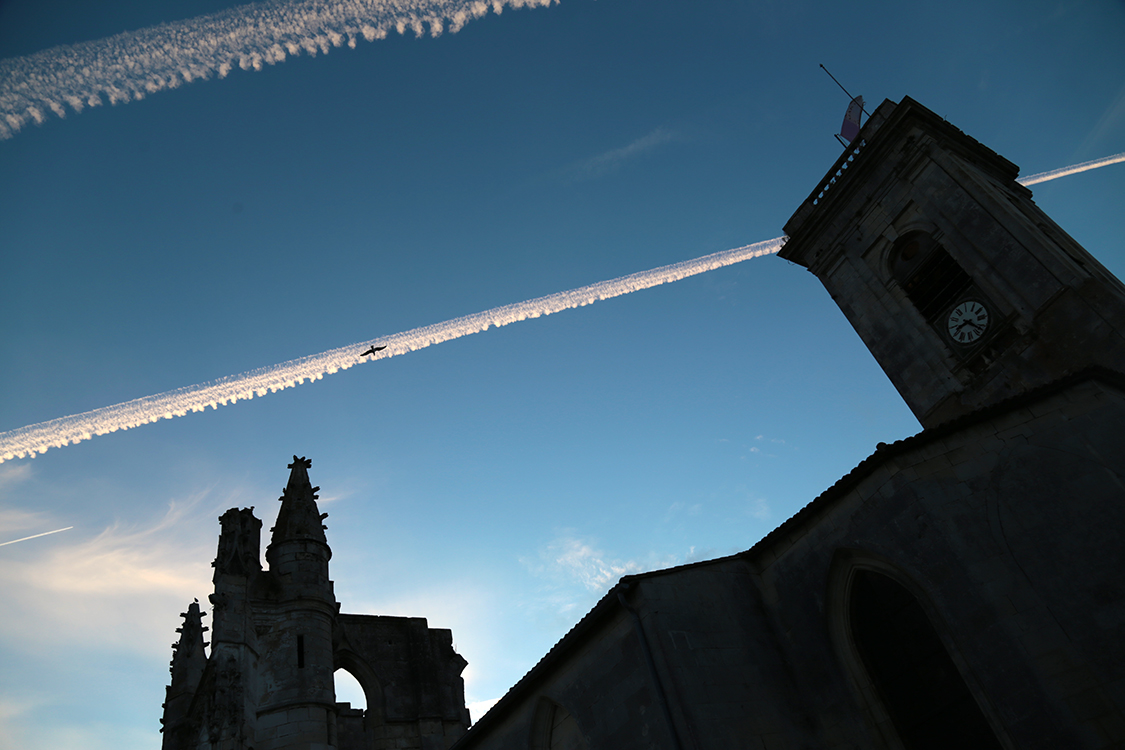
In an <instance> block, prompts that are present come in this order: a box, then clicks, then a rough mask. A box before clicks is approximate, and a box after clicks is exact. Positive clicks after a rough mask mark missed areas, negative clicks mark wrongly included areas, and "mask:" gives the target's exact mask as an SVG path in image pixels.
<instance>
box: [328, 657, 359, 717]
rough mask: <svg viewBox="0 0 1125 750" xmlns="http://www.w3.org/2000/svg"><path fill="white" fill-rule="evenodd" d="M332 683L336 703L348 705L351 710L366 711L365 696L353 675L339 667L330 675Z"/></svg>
mask: <svg viewBox="0 0 1125 750" xmlns="http://www.w3.org/2000/svg"><path fill="white" fill-rule="evenodd" d="M332 682H333V684H334V685H335V687H336V702H337V703H350V704H351V707H352V708H358V709H360V710H361V711H366V710H367V694H366V693H365V692H364V690H363V685H360V684H359V680H357V679H356V678H355V675H353V674H352V673H351V672H349V671H348V670H346V669H344V668H343V667H341V668H340V669H337V670H336V672H335V674H333V675H332Z"/></svg>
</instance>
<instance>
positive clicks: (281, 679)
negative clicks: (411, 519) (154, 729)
mask: <svg viewBox="0 0 1125 750" xmlns="http://www.w3.org/2000/svg"><path fill="white" fill-rule="evenodd" d="M311 466H312V462H311V461H309V460H306V459H303V458H297V457H296V456H294V457H293V463H292V464H290V466H289V468H290V469H292V472H291V473H290V475H289V484H288V486H287V487H286V488H285V493H284V494H283V495H282V497H281V510H280V511H279V513H278V516H277V523H276V525H275V526H274V527H273V529H272V530H271V531H272V532H273V536H272V541H271V542H270V545H269V547H267V548H266V561H267V562H268V563H269V569H268V570H263V569H262V564H261V560H260V557H259V538H260V534H261V528H262V522H261V521H259V520H258V519H257V518H255V517H254V513H253V510H254V509H253V508H244V509H242V510H239V509H236V508H232V509H230V510H228V511H227V512H226V513H224V514H223V516H222V517H221V518H220V519H219V520H220V522H221V523H222V532H221V534H220V536H219V551H218V555H217V556H216V558H215V562H214V563H213V566H214V568H215V575H214V582H215V593H214V594H212V595H211V597H210V600H211V604H212V605H213V606H214V620H215V621H214V622H213V623H212V626H213V627H212V632H211V652H210V655H207V654H205V652H204V648H205V646H206V645H207V644H206V643H204V641H203V633H204V631H206V630H207V628H205V627H203V625H202V621H201V618H202V617H203V616H204V614H205V613H201V612H200V610H199V605H198V603H193V604H191V605H190V606H189V607H188V611H187V612H185V613H184V614H183V618H184V625H183V627H182V628H179V629H178V630H177V632H179V633H180V642H179V643H178V644H177V645H176V646H174V648H175V654H174V656H173V658H172V669H171V671H172V684H171V685H170V686H169V687H168V694H167V700H166V701H165V703H164V718H163V719H162V720H161V721H162V723H163V725H164V728H163V732H164V743H163V747H164V750H282V749H283V748H284V749H285V750H361V749H362V750H383V749H384V748H386V749H388V750H389V749H390V748H396V749H397V748H411V749H415V750H446V748H448V747H449V746H450V745H452V744H453V742H454V741H455V740H456V739H457V738H458V737H460V736H461V735H462V734H463V733H464V731H465V729H466V728H467V727H468V725H469V713H468V710H467V709H466V708H465V694H464V683H463V681H462V679H461V671H462V670H463V669H464V668H465V666H466V664H467V662H466V661H465V660H464V659H463V658H462V657H461V656H460V655H458V654H457V653H456V652H455V651H454V650H453V636H452V634H451V633H450V631H448V630H438V629H433V628H428V627H427V626H426V621H425V620H424V619H422V618H410V617H378V616H373V615H348V614H340V605H339V604H338V603H337V602H336V597H335V594H334V593H333V590H332V581H330V580H329V579H328V561H329V559H331V557H332V550H331V549H329V547H328V542H327V539H326V538H325V535H324V529H325V528H326V527H325V526H324V525H323V524H322V523H321V521H322V520H323V519H324V518H325V517H326V516H327V514H323V515H322V514H321V513H320V512H319V510H318V509H317V507H316V497H317V496H316V492H317V490H319V489H320V488H319V487H313V486H312V485H311V483H310V482H309V475H308V469H309V468H310V467H311ZM341 668H342V669H345V670H346V671H348V672H349V673H351V674H352V675H353V676H354V677H355V678H356V680H357V681H358V682H359V684H360V685H361V686H362V687H363V691H364V694H365V696H366V700H367V706H368V708H367V710H366V711H363V710H360V709H353V708H351V706H350V705H348V704H347V703H337V702H336V696H335V690H334V686H333V674H334V673H335V671H336V670H337V669H341Z"/></svg>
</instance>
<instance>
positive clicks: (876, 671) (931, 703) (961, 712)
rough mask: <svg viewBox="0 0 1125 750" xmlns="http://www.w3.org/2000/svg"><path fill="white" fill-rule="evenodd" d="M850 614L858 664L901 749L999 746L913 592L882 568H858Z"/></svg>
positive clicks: (997, 749) (982, 749)
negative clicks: (860, 663) (872, 687)
mask: <svg viewBox="0 0 1125 750" xmlns="http://www.w3.org/2000/svg"><path fill="white" fill-rule="evenodd" d="M848 618H849V624H850V629H851V634H852V638H853V640H854V644H855V647H856V650H857V651H858V652H859V655H860V658H861V659H862V661H863V666H864V667H865V669H866V670H867V673H868V675H869V677H870V679H871V682H872V683H873V684H874V686H875V690H876V692H877V694H878V696H879V698H880V699H881V700H882V702H883V705H884V706H885V707H886V710H887V713H888V714H889V715H890V718H891V723H892V724H893V725H894V728H895V731H896V732H897V734H898V735H899V738H900V739H901V740H902V744H903V745H904V746H905V747H906V749H907V750H931V748H932V749H933V750H939V749H940V750H948V749H949V748H971V749H973V750H976V749H978V748H979V749H980V750H993V749H995V750H1000V748H1001V745H1000V742H999V740H997V738H996V735H995V733H993V731H992V728H991V727H990V726H989V724H988V720H987V719H986V718H985V716H984V714H983V713H982V712H981V709H980V706H979V705H977V702H976V700H975V699H974V698H973V695H972V693H971V692H970V691H969V688H968V686H967V685H966V684H965V680H964V678H963V677H962V676H961V673H960V671H959V670H958V669H957V665H956V664H955V663H954V662H953V659H952V657H950V655H949V652H948V651H947V650H946V648H945V645H944V644H943V643H942V642H941V638H940V637H939V636H938V634H937V631H936V630H935V629H934V626H933V624H932V623H931V622H930V620H929V618H928V617H927V616H926V613H925V611H924V610H923V609H922V605H921V604H920V603H919V602H918V600H917V599H916V598H915V597H914V595H913V594H911V593H910V592H909V591H908V590H907V589H906V588H904V587H903V586H902V585H901V584H899V583H898V582H897V581H894V580H893V579H891V578H889V577H888V576H885V575H883V574H881V573H878V572H875V571H873V570H867V569H858V570H856V571H855V572H854V574H853V576H852V581H851V591H850V596H849V597H848Z"/></svg>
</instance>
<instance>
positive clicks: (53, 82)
mask: <svg viewBox="0 0 1125 750" xmlns="http://www.w3.org/2000/svg"><path fill="white" fill-rule="evenodd" d="M558 1H559V0H295V1H293V2H285V1H283V0H267V2H258V3H250V4H249V5H241V6H238V7H235V8H229V9H227V10H224V11H221V12H219V13H212V14H210V15H204V16H199V17H197V18H190V19H187V20H184V21H175V22H172V23H164V24H160V25H159V26H152V27H150V28H147V29H140V30H139V31H130V32H125V33H123V34H117V35H115V36H111V37H107V38H105V39H98V40H95V41H90V42H82V43H80V44H73V45H64V46H61V47H52V48H51V49H46V50H43V51H41V52H36V53H35V54H32V55H27V56H26V57H14V58H10V59H7V60H0V139H4V138H11V137H12V136H13V135H15V134H16V133H17V132H18V131H19V130H20V129H21V128H22V127H24V126H25V125H27V124H28V123H31V122H35V123H42V122H44V121H45V120H46V119H47V117H48V115H49V113H51V112H54V113H55V114H56V115H58V116H59V117H66V113H67V108H68V107H69V108H70V109H71V110H73V111H75V112H81V111H82V110H83V109H85V108H86V107H96V106H98V105H100V104H104V103H106V102H109V103H110V104H121V103H125V102H129V101H134V100H138V99H143V98H144V97H145V96H147V95H148V94H153V93H156V92H157V91H160V90H162V89H168V88H176V87H178V86H181V85H183V84H185V83H191V82H192V81H195V80H199V79H206V78H210V77H211V76H213V75H218V76H219V77H220V78H222V77H224V76H226V75H227V74H228V73H229V72H230V71H231V70H232V69H233V68H234V67H235V66H238V67H240V68H242V69H243V70H250V69H254V70H261V69H262V65H263V64H267V65H273V64H275V63H279V62H281V61H283V60H284V59H285V58H286V57H287V56H288V55H299V54H300V53H301V52H306V53H308V54H309V55H316V53H317V52H324V53H327V52H328V50H330V49H331V48H333V47H339V46H341V45H343V44H345V43H346V44H347V45H348V46H349V47H355V44H356V41H357V40H359V39H360V38H363V39H366V40H367V41H373V40H375V39H383V38H385V37H386V36H387V34H388V33H390V32H391V31H397V32H398V33H400V34H404V33H406V31H407V30H410V31H412V32H414V34H416V35H417V36H422V35H423V34H425V33H427V32H428V33H430V34H432V35H433V36H438V35H439V34H441V33H442V32H443V31H445V30H448V31H450V32H452V33H456V32H457V31H459V30H460V29H461V27H462V26H464V25H465V24H466V23H467V22H468V21H470V20H472V19H474V18H480V17H481V16H483V15H485V14H486V13H488V11H489V10H492V11H494V12H495V13H500V12H501V11H502V10H503V9H504V6H510V7H512V8H521V7H535V6H547V5H551V4H552V3H555V2H558Z"/></svg>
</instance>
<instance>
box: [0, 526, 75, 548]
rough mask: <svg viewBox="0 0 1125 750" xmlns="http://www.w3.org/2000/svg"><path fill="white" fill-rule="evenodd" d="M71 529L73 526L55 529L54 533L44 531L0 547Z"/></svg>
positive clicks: (4, 543)
mask: <svg viewBox="0 0 1125 750" xmlns="http://www.w3.org/2000/svg"><path fill="white" fill-rule="evenodd" d="M73 528H74V527H73V526H67V527H66V528H65V529H55V530H54V531H44V532H43V533H42V534H32V535H31V536H25V537H24V538H23V539H13V540H12V541H10V542H0V547H4V546H7V545H9V544H15V543H16V542H26V541H27V540H28V539H38V538H39V537H41V536H47V535H48V534H57V533H59V532H60V531H69V530H70V529H73Z"/></svg>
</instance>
